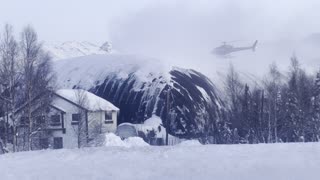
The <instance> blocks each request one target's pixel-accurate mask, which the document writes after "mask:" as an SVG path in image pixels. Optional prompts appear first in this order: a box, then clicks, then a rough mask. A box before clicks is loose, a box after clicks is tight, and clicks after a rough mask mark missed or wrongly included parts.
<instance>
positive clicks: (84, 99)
mask: <svg viewBox="0 0 320 180" xmlns="http://www.w3.org/2000/svg"><path fill="white" fill-rule="evenodd" d="M55 94H57V95H58V96H61V97H63V98H65V99H67V100H69V101H71V102H72V103H74V104H77V105H79V106H81V107H83V108H85V109H87V110H89V111H119V108H117V107H116V106H114V105H113V104H112V103H110V102H109V101H107V100H105V99H103V98H101V97H99V96H96V95H94V94H93V93H90V92H88V91H85V90H81V89H60V90H57V91H56V92H55Z"/></svg>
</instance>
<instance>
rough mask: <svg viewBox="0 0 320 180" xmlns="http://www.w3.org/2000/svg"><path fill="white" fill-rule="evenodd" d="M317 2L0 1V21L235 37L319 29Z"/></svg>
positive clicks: (54, 32)
mask: <svg viewBox="0 0 320 180" xmlns="http://www.w3.org/2000/svg"><path fill="white" fill-rule="evenodd" d="M319 7H320V6H319V2H318V1H317V0H306V1H301V0H282V1H278V0H241V1H239V0H176V1H175V0H134V1H133V0H46V1H43V0H27V1H21V0H0V23H1V24H3V23H5V22H9V23H11V24H13V25H15V27H16V29H17V30H18V29H20V28H21V27H22V26H24V25H25V24H32V25H33V26H34V27H35V28H36V29H37V31H38V33H39V35H40V38H42V39H44V40H48V41H64V40H89V41H103V40H104V39H109V38H111V37H110V34H112V35H113V36H115V37H112V38H113V39H117V38H118V36H122V35H123V34H125V33H127V34H129V35H130V34H131V33H133V32H131V31H130V30H131V29H132V31H140V30H141V31H143V33H145V32H146V33H148V34H150V33H151V34H152V33H154V34H161V33H162V32H164V33H169V34H170V33H171V34H172V33H181V29H184V28H188V29H189V30H188V31H190V28H194V29H191V30H192V31H194V33H203V32H205V31H207V32H206V34H210V31H213V29H214V33H216V34H217V36H220V37H221V34H227V35H228V36H229V37H230V39H237V38H242V36H245V35H246V34H252V33H253V35H261V34H262V35H264V36H268V35H270V36H271V35H272V33H279V34H280V35H282V36H285V35H286V34H287V33H288V35H290V34H292V33H293V34H299V35H301V34H302V33H303V32H301V31H302V30H303V31H306V30H308V31H309V32H315V31H320V29H319V28H320V26H319V25H318V24H319V23H317V22H318V20H319V17H320V16H319V15H320V12H319V11H318V9H319ZM167 26H171V27H167ZM296 26H298V27H296ZM284 27H285V28H284ZM286 27H290V28H291V27H295V28H296V30H295V29H291V32H287V28H286ZM122 28H124V29H122ZM156 28H157V29H156ZM159 28H160V29H159ZM128 29H129V32H124V31H127V30H128ZM115 30H117V31H120V32H119V33H117V32H116V31H115ZM149 31H150V32H149ZM170 31H172V32H170ZM176 31H178V32H176ZM135 33H138V32H135ZM221 38H222V37H221Z"/></svg>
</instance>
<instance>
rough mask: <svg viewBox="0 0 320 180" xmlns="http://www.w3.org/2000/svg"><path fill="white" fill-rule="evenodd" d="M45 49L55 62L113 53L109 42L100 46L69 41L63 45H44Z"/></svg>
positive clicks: (86, 42) (85, 42)
mask: <svg viewBox="0 0 320 180" xmlns="http://www.w3.org/2000/svg"><path fill="white" fill-rule="evenodd" d="M43 47H44V49H45V50H46V51H48V52H49V54H50V55H51V56H52V58H53V60H54V61H57V60H61V59H69V58H74V57H81V56H87V55H93V54H109V53H111V52H112V50H111V44H110V43H109V42H105V43H104V44H102V45H101V46H100V45H97V44H94V43H91V42H88V41H81V42H78V41H67V42H63V43H44V45H43Z"/></svg>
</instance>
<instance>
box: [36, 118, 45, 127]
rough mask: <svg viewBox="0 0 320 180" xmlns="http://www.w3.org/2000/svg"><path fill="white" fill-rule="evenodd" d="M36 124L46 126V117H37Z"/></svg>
mask: <svg viewBox="0 0 320 180" xmlns="http://www.w3.org/2000/svg"><path fill="white" fill-rule="evenodd" d="M36 123H37V124H38V125H40V124H45V116H37V117H36Z"/></svg>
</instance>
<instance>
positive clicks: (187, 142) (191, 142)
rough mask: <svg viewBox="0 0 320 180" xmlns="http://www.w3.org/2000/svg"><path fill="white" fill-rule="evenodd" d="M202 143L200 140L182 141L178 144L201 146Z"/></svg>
mask: <svg viewBox="0 0 320 180" xmlns="http://www.w3.org/2000/svg"><path fill="white" fill-rule="evenodd" d="M201 145H202V144H201V143H200V142H199V141H198V140H187V141H182V142H181V143H179V144H178V146H201Z"/></svg>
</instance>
